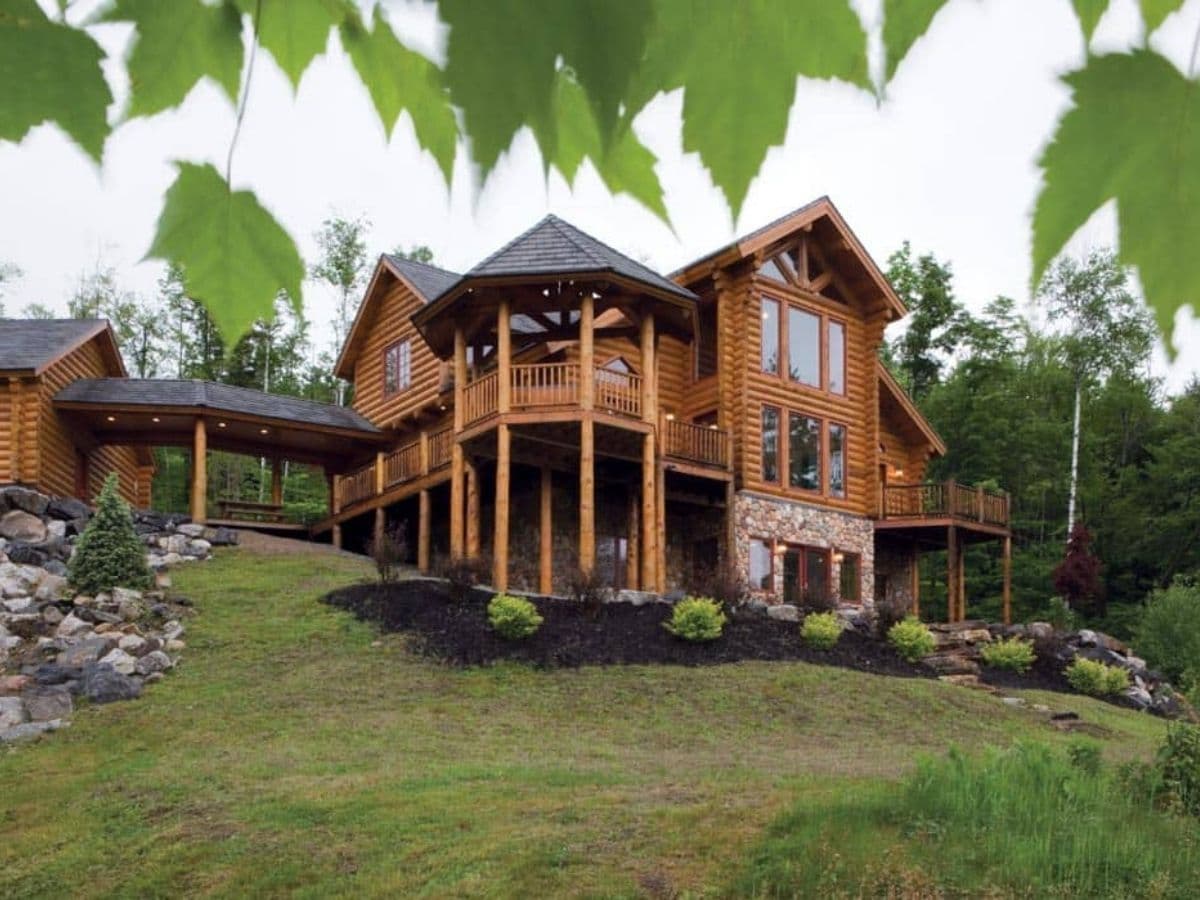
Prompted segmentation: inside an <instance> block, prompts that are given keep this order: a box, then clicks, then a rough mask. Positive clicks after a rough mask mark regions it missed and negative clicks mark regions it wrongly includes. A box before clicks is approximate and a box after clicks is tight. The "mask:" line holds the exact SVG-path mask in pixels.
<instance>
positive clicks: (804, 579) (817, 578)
mask: <svg viewBox="0 0 1200 900" xmlns="http://www.w3.org/2000/svg"><path fill="white" fill-rule="evenodd" d="M829 566H830V562H829V551H828V550H827V549H825V548H824V547H803V546H797V545H788V547H787V548H786V549H785V550H784V551H783V602H784V603H795V604H797V605H807V604H809V603H816V602H822V601H826V600H828V599H829V591H830V583H829Z"/></svg>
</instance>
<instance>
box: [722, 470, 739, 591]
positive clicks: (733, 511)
mask: <svg viewBox="0 0 1200 900" xmlns="http://www.w3.org/2000/svg"><path fill="white" fill-rule="evenodd" d="M724 525H725V547H724V551H725V553H724V559H723V560H722V561H723V562H724V564H725V567H726V569H727V570H728V571H730V572H732V571H733V570H734V569H735V568H736V567H737V489H736V487H735V486H734V483H733V481H727V482H725V522H724Z"/></svg>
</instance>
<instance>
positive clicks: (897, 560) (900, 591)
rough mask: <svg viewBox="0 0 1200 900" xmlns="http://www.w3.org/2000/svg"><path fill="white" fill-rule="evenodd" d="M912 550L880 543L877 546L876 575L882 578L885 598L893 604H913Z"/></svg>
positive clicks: (908, 605) (905, 605) (907, 605)
mask: <svg viewBox="0 0 1200 900" xmlns="http://www.w3.org/2000/svg"><path fill="white" fill-rule="evenodd" d="M914 565H916V557H915V556H914V555H913V553H912V550H910V549H905V548H903V547H896V546H892V545H888V544H885V543H880V545H879V546H878V547H876V548H875V577H876V578H877V579H878V578H882V579H883V580H882V585H881V586H882V587H883V591H884V599H885V600H886V601H887V602H888V603H891V604H897V605H902V606H904V607H905V608H910V607H911V606H912V599H913V598H912V569H913V566H914Z"/></svg>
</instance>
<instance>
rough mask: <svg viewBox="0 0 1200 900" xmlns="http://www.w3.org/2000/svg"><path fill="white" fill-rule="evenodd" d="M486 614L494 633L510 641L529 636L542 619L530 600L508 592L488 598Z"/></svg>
mask: <svg viewBox="0 0 1200 900" xmlns="http://www.w3.org/2000/svg"><path fill="white" fill-rule="evenodd" d="M487 614H488V622H490V623H491V625H492V628H494V629H496V633H497V634H499V635H500V636H501V637H503V638H508V639H509V640H510V641H515V640H520V639H521V638H527V637H529V636H530V635H531V634H533V633H534V632H535V631H537V630H538V628H540V627H541V625H542V621H543V619H542V617H541V616H540V615H539V614H538V611H537V607H536V606H534V605H533V604H532V603H531V602H529V601H528V600H526V599H524V598H522V597H513V596H511V595H509V594H497V595H496V596H495V597H493V598H492V599H491V600H489V601H488V607H487Z"/></svg>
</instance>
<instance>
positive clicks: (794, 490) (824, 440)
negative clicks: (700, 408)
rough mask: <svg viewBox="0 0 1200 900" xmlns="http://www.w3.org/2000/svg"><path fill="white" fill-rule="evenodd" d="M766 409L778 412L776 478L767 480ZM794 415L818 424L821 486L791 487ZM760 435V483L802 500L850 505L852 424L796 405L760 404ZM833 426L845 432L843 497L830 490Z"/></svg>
mask: <svg viewBox="0 0 1200 900" xmlns="http://www.w3.org/2000/svg"><path fill="white" fill-rule="evenodd" d="M767 410H772V411H773V412H774V413H775V416H776V419H775V435H776V437H775V478H773V479H771V478H767V476H766V467H765V466H764V465H763V458H764V457H765V455H766V448H767V442H766V440H765V434H766V429H765V428H763V416H764V414H765V412H766V411H767ZM792 416H801V417H803V418H806V419H811V420H812V421H814V422H816V423H817V425H818V429H817V466H818V469H819V472H818V478H817V481H818V486H817V487H816V488H805V487H794V486H793V485H792V477H791V475H792V471H791V470H792V447H791V433H792V432H791V418H792ZM758 422H759V432H758V477H759V481H760V482H761V483H762V484H764V485H768V486H771V487H774V488H777V489H779V490H781V491H784V492H785V493H790V494H797V495H799V496H802V497H820V498H822V499H824V500H830V501H832V502H835V503H844V502H848V501H849V499H850V433H851V431H852V429H851V427H850V425H848V424H847V423H846V422H845V421H843V420H841V419H830V418H825V417H823V416H819V415H816V414H815V413H812V412H809V411H807V410H804V409H800V408H797V407H794V406H781V405H779V404H776V403H770V402H766V401H763V402H760V404H759V413H758ZM831 426H837V427H839V428H841V429H842V435H843V437H842V477H843V479H844V481H845V488H844V490H843V491H842V493H840V494H835V493H833V491H832V489H831V487H830V480H829V478H830V473H831V472H832V471H833V466H831V465H830V446H831V442H830V438H829V429H830V427H831Z"/></svg>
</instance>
